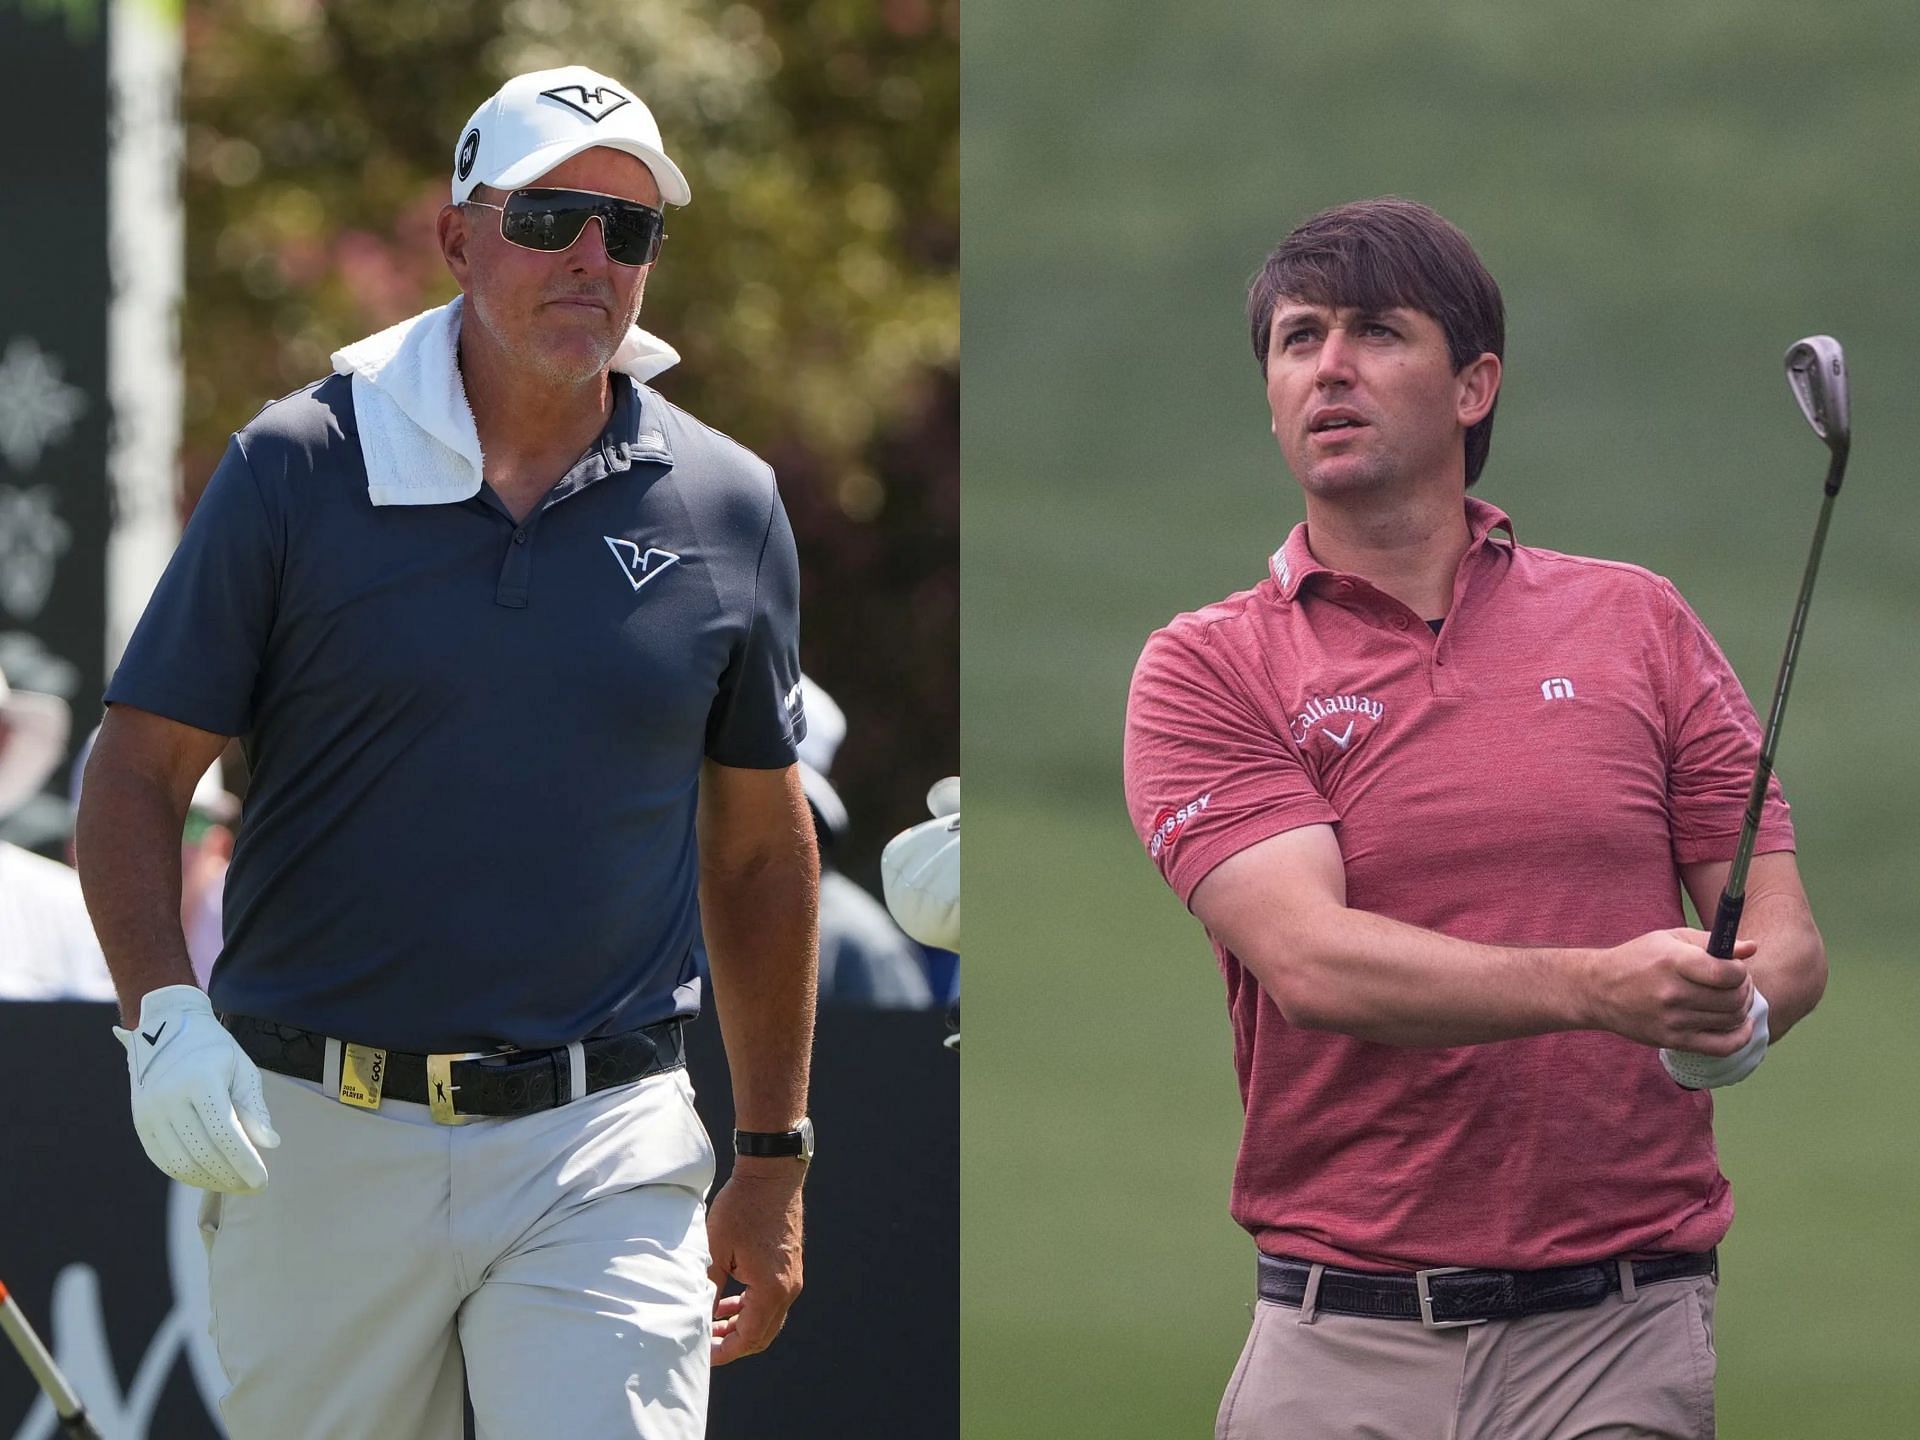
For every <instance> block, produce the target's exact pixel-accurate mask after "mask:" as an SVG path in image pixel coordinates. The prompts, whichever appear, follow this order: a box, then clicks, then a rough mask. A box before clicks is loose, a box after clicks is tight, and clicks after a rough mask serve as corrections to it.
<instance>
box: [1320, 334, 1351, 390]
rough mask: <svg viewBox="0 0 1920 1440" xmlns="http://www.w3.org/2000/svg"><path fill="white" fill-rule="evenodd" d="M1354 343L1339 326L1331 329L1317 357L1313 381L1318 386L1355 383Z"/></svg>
mask: <svg viewBox="0 0 1920 1440" xmlns="http://www.w3.org/2000/svg"><path fill="white" fill-rule="evenodd" d="M1353 358H1354V357H1353V341H1352V340H1350V339H1348V338H1347V332H1346V330H1345V329H1343V328H1340V327H1338V326H1336V327H1334V328H1332V329H1329V330H1328V331H1327V334H1326V338H1325V339H1324V340H1322V341H1321V342H1320V353H1319V355H1318V356H1317V357H1316V359H1317V360H1318V362H1319V363H1318V364H1316V365H1315V366H1314V372H1313V379H1314V383H1315V384H1317V385H1347V384H1351V383H1352V381H1353Z"/></svg>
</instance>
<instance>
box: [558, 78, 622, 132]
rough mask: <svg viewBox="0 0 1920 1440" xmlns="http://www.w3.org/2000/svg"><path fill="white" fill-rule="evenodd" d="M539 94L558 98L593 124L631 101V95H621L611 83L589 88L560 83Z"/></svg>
mask: <svg viewBox="0 0 1920 1440" xmlns="http://www.w3.org/2000/svg"><path fill="white" fill-rule="evenodd" d="M540 94H541V97H542V98H543V99H547V100H558V101H559V102H560V103H561V104H562V105H564V106H566V107H567V108H568V109H569V110H578V111H579V112H580V113H581V114H582V115H584V116H586V117H587V118H588V119H589V120H591V121H593V122H594V123H595V124H598V123H599V122H600V121H602V120H604V119H606V118H607V116H609V115H611V114H612V113H613V112H614V111H616V110H618V109H619V108H620V107H621V106H622V105H631V104H632V103H633V97H632V96H631V95H622V94H621V93H620V92H619V91H618V90H616V89H614V88H613V87H612V86H611V85H596V86H594V87H593V89H591V90H589V89H588V88H587V87H586V86H584V85H561V86H559V87H557V88H556V89H552V90H542V91H541V92H540ZM570 95H577V96H579V97H580V98H579V99H577V100H570V99H568V98H567V97H568V96H570Z"/></svg>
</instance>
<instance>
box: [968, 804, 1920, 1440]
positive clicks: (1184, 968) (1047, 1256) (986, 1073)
mask: <svg viewBox="0 0 1920 1440" xmlns="http://www.w3.org/2000/svg"><path fill="white" fill-rule="evenodd" d="M968 828H969V841H968V846H969V848H968V861H967V865H968V880H967V883H968V887H969V894H970V895H971V894H979V893H986V894H990V895H993V896H995V897H996V899H995V901H994V903H992V904H991V905H989V906H987V907H985V908H984V909H982V908H974V909H973V910H972V911H971V912H970V915H971V919H970V920H969V926H970V930H969V952H968V953H969V955H972V956H977V955H981V954H991V955H994V956H999V957H1004V958H1003V959H1002V961H1001V966H1002V967H1010V966H1012V965H1013V964H1014V963H1016V962H1017V965H1018V975H1017V976H1012V975H1008V974H1005V973H1004V971H1003V970H996V972H995V976H994V978H993V980H992V981H990V982H989V989H990V991H991V993H990V995H989V998H988V1002H987V1004H985V1005H979V1004H974V1003H971V1002H970V1006H969V1010H968V1020H967V1061H966V1067H967V1068H966V1079H965V1084H966V1105H965V1131H964V1141H965V1150H964V1154H965V1185H966V1205H965V1208H964V1212H963V1221H962V1225H963V1229H962V1254H963V1266H962V1283H963V1291H964V1295H965V1310H964V1321H963V1332H962V1346H963V1349H962V1354H963V1386H964V1392H963V1393H964V1396H965V1406H966V1409H965V1414H966V1428H965V1433H966V1434H967V1435H968V1436H969V1437H970V1440H995V1437H1002V1436H1004V1437H1016V1436H1040V1435H1104V1436H1135V1435H1137V1436H1162V1435H1185V1434H1200V1433H1204V1423H1205V1420H1206V1417H1208V1416H1210V1415H1211V1413H1212V1407H1213V1406H1214V1405H1215V1404H1216V1403H1217V1401H1218V1399H1219V1393H1220V1390H1221V1388H1222V1387H1223V1386H1224V1384H1225V1382H1226V1377H1227V1374H1228V1371H1229V1370H1230V1369H1231V1367H1232V1364H1233V1360H1234V1357H1235V1355H1236V1354H1237V1352H1238V1348H1239V1345H1240V1342H1241V1340H1242V1339H1244V1338H1245V1326H1246V1317H1247V1302H1248V1298H1249V1295H1250V1291H1251V1285H1252V1248H1251V1242H1250V1241H1248V1240H1247V1238H1246V1237H1245V1236H1244V1235H1243V1234H1242V1233H1241V1231H1240V1230H1239V1229H1238V1227H1237V1226H1235V1225H1234V1224H1233V1223H1232V1221H1231V1220H1230V1219H1229V1218H1228V1217H1227V1213H1226V1204H1227V1185H1228V1180H1229V1176H1230V1173H1231V1168H1232V1163H1233V1151H1234V1145H1235V1143H1236V1141H1237V1139H1238V1135H1239V1123H1238V1121H1239V1101H1238V1096H1237V1094H1236V1092H1235V1089H1234V1083H1233V1075H1232V1067H1231V1064H1230V1062H1229V1059H1228V1033H1227V1022H1226V1012H1225V1006H1224V1003H1223V999H1222V994H1221V986H1220V980H1219V977H1218V974H1217V972H1216V971H1215V968H1214V965H1213V959H1212V955H1211V953H1210V952H1209V950H1208V949H1207V946H1206V943H1205V940H1204V938H1203V937H1202V935H1201V933H1200V930H1199V927H1198V925H1197V924H1196V923H1195V922H1194V921H1193V920H1192V919H1191V918H1190V917H1189V916H1188V915H1187V914H1186V912H1185V911H1184V910H1183V909H1182V908H1181V907H1180V905H1179V903H1178V901H1177V900H1175V898H1174V897H1173V895H1172V893H1171V892H1170V891H1167V890H1166V889H1165V888H1164V887H1163V886H1162V885H1161V883H1160V881H1159V879H1158V877H1157V876H1156V875H1155V873H1154V872H1153V870H1152V868H1151V867H1150V866H1149V864H1148V863H1147V860H1146V858H1145V856H1144V854H1142V853H1141V851H1140V849H1139V846H1138V844H1137V842H1135V841H1134V839H1133V838H1132V835H1131V833H1130V832H1128V831H1127V830H1126V828H1125V821H1124V818H1123V817H1122V816H1121V815H1120V812H1119V809H1118V806H1117V805H1115V806H1113V807H1109V808H1108V809H1107V810H1105V811H1100V810H1065V809H1062V808H1061V807H1058V806H1053V805H1036V804H1026V805H1022V804H1016V803H1008V802H1002V803H999V804H995V805H992V806H988V807H976V808H975V809H974V810H973V811H971V812H970V814H969V819H968ZM1032 877H1037V878H1039V879H1040V880H1041V881H1042V882H1043V883H1041V884H1039V885H1034V884H1030V883H1028V881H1029V879H1030V878H1032ZM1016 895H1017V896H1019V897H1020V898H1019V899H1018V900H1015V899H1013V898H1011V897H1013V896H1016ZM1914 975H1915V972H1914V968H1913V966H1912V964H1911V962H1910V961H1909V960H1908V959H1907V958H1906V957H1905V956H1904V955H1903V954H1901V953H1899V952H1897V951H1889V952H1877V951H1862V950H1857V949H1856V950H1851V951H1849V952H1847V953H1844V954H1840V955H1837V956H1836V957H1835V974H1834V980H1833V984H1832V987H1831V991H1830V994H1829V998H1828V1000H1827V1002H1826V1004H1825V1005H1823V1006H1822V1008H1821V1009H1820V1011H1819V1012H1818V1013H1817V1014H1816V1016H1815V1017H1814V1018H1812V1019H1811V1020H1809V1021H1808V1022H1806V1024H1805V1026H1804V1028H1802V1029H1801V1030H1800V1031H1798V1032H1796V1034H1795V1035H1793V1036H1792V1037H1791V1038H1790V1039H1789V1040H1788V1041H1786V1042H1785V1043H1784V1044H1783V1045H1782V1046H1781V1048H1780V1050H1779V1051H1778V1052H1777V1053H1776V1054H1774V1055H1771V1056H1769V1057H1768V1060H1767V1062H1766V1064H1765V1065H1764V1066H1763V1067H1762V1068H1761V1070H1760V1071H1759V1072H1758V1073H1757V1074H1756V1075H1755V1076H1754V1077H1753V1078H1752V1079H1751V1080H1749V1081H1747V1082H1746V1083H1744V1084H1742V1085H1741V1086H1739V1087H1738V1088H1737V1089H1734V1090H1732V1091H1729V1092H1727V1093H1725V1094H1724V1095H1723V1096H1721V1097H1720V1119H1719V1125H1718V1130H1719V1135H1720V1145H1721V1164H1722V1167H1723V1169H1724V1170H1725V1171H1726V1173H1727V1175H1728V1176H1729V1177H1730V1178H1731V1179H1732V1181H1733V1184H1734V1188H1735V1195H1736V1201H1737V1205H1738V1210H1739V1216H1738V1219H1737V1221H1736V1224H1735V1226H1734V1230H1733V1233H1732V1234H1731V1235H1730V1236H1729V1238H1728V1241H1727V1244H1726V1246H1725V1247H1724V1249H1723V1266H1724V1283H1723V1285H1722V1289H1721V1306H1720V1322H1719V1342H1720V1355H1721V1368H1720V1387H1719V1388H1720V1397H1721V1414H1722V1421H1723V1430H1724V1433H1726V1434H1728V1435H1729V1436H1740V1437H1747V1436H1754V1437H1762V1436H1779V1437H1789V1436H1793V1437H1804V1436H1813V1435H1849V1436H1868V1435H1885V1436H1898V1435H1902V1434H1906V1433H1910V1432H1909V1431H1907V1430H1905V1429H1903V1428H1902V1423H1901V1419H1900V1417H1905V1419H1906V1422H1907V1423H1909V1424H1910V1422H1911V1420H1912V1417H1913V1416H1914V1415H1915V1414H1916V1413H1920V1409H1917V1404H1916V1402H1920V1379H1917V1378H1916V1374H1915V1371H1914V1368H1913V1364H1912V1346H1911V1339H1910V1337H1911V1329H1910V1328H1909V1327H1908V1325H1907V1324H1906V1321H1905V1318H1904V1317H1905V1316H1906V1313H1907V1308H1908V1297H1909V1296H1911V1295H1912V1294H1914V1293H1916V1291H1920V1247H1916V1246H1915V1244H1914V1224H1913V1215H1914V1206H1915V1200H1916V1196H1920V1163H1916V1157H1915V1155H1914V1151H1913V1147H1912V1145H1911V1143H1910V1136H1911V1133H1912V1126H1911V1120H1910V1118H1909V1116H1910V1113H1911V1111H1910V1105H1909V1103H1908V1099H1907V1097H1908V1095H1909V1094H1910V1089H1911V1069H1910V1067H1909V1066H1907V1065H1906V1064H1905V1063H1904V1060H1903V1059H1902V1058H1901V1057H1903V1056H1904V1054H1905V1052H1906V1050H1907V1048H1908V1034H1909V1031H1910V1017H1912V1016H1913V1015H1915V1014H1917V1013H1920V993H1916V991H1917V989H1920V986H1916V981H1915V978H1914ZM978 979H979V976H978V972H977V971H976V972H974V974H973V975H972V976H970V980H972V981H978ZM1016 987H1017V989H1018V992H1019V999H1018V1002H1017V1003H1009V999H1008V996H1007V994H1005V993H1003V990H1012V989H1014V988H1016ZM975 993H976V994H977V990H976V992H975ZM983 1012H984V1014H983Z"/></svg>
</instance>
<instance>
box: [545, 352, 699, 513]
mask: <svg viewBox="0 0 1920 1440" xmlns="http://www.w3.org/2000/svg"><path fill="white" fill-rule="evenodd" d="M609 379H610V380H611V382H612V385H613V414H612V415H610V416H608V417H607V423H606V426H605V427H604V428H603V429H602V430H601V431H600V438H599V439H598V440H596V441H594V443H593V445H592V447H591V448H590V449H588V451H587V453H586V454H584V455H582V456H581V457H580V458H579V459H578V460H576V461H575V462H574V465H573V468H572V469H571V470H569V471H567V473H566V474H565V475H563V476H561V477H560V479H559V481H558V483H556V484H555V485H554V487H553V489H551V490H549V491H548V492H547V496H546V499H545V500H543V501H542V502H541V506H540V508H541V509H543V510H544V509H545V508H546V507H547V506H549V505H553V504H556V503H558V502H559V501H561V500H564V499H566V498H567V497H568V496H569V495H577V494H579V493H580V492H581V491H582V490H584V489H586V488H587V486H589V485H591V484H593V483H594V482H595V481H598V480H604V479H606V478H607V476H609V475H613V474H617V473H619V472H620V471H623V470H630V469H632V468H633V465H634V462H635V461H643V462H648V463H652V464H656V465H669V466H670V465H672V464H673V451H672V449H671V448H670V447H669V446H668V444H667V434H666V430H665V428H664V427H663V426H662V425H661V423H660V409H661V406H662V405H663V404H664V403H665V402H664V401H662V400H661V399H660V397H659V396H658V395H655V394H654V393H653V392H652V391H651V390H646V389H643V388H642V387H641V385H640V383H639V382H638V381H636V380H634V379H633V378H632V377H631V376H628V375H622V374H620V373H619V372H618V371H616V372H614V373H613V374H612V375H611V376H609Z"/></svg>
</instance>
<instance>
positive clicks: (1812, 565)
mask: <svg viewBox="0 0 1920 1440" xmlns="http://www.w3.org/2000/svg"><path fill="white" fill-rule="evenodd" d="M1846 464H1847V459H1846V454H1845V452H1844V451H1842V452H1840V453H1838V454H1836V455H1834V456H1833V457H1832V459H1831V460H1830V461H1829V462H1828V465H1827V486H1826V497H1825V499H1823V500H1822V501H1821V502H1820V520H1819V523H1817V524H1816V525H1815V526H1814V527H1813V547H1812V549H1811V550H1809V551H1808V553H1807V569H1806V573H1805V574H1804V575H1802V576H1801V578H1800V598H1799V600H1798V601H1797V602H1796V603H1795V605H1794V607H1793V624H1792V625H1790V626H1789V627H1788V629H1787V649H1786V653H1785V654H1784V655H1782V656H1781V657H1780V678H1779V679H1778V680H1777V681H1775V682H1774V687H1773V707H1772V709H1770V710H1769V711H1768V712H1767V728H1766V733H1765V734H1764V735H1763V737H1762V738H1761V743H1760V760H1759V763H1758V764H1756V765H1755V766H1754V770H1753V786H1752V788H1751V789H1750V790H1749V791H1748V792H1747V813H1746V815H1745V817H1744V818H1743V819H1742V820H1741V822H1740V842H1739V844H1738V845H1737V846H1736V847H1735V849H1734V852H1733V867H1732V869H1730V870H1729V871H1728V872H1727V883H1726V887H1725V888H1724V889H1723V890H1722V891H1721V892H1720V906H1719V909H1718V910H1717V911H1716V912H1715V913H1714V919H1713V934H1712V936H1711V938H1710V939H1709V940H1708V942H1707V953H1708V954H1710V955H1714V956H1717V957H1718V958H1719V959H1722V960H1729V959H1731V958H1732V957H1733V941H1734V936H1735V935H1736V934H1737V933H1738V932H1739V929H1740V912H1741V911H1742V909H1743V908H1744V907H1745V905H1746V898H1747V867H1748V866H1749V865H1750V864H1751V863H1752V861H1753V846H1754V841H1755V840H1756V839H1757V838H1758V836H1759V834H1760V817H1761V815H1762V813H1763V812H1764V811H1765V809H1766V803H1767V783H1768V781H1769V780H1771V779H1772V778H1773V756H1774V751H1775V750H1776V749H1777V748H1778V747H1779V744H1780V727H1781V722H1782V721H1783V720H1784V719H1785V718H1786V714H1787V692H1788V691H1789V690H1791V689H1792V688H1793V667H1794V662H1795V661H1796V660H1797V659H1798V658H1799V655H1800V637H1801V636H1802V635H1803V634H1805V633H1806V628H1807V610H1808V608H1809V607H1810V606H1811V605H1812V603H1813V581H1814V577H1815V576H1817V575H1818V574H1819V573H1820V552H1821V550H1822V549H1824V548H1825V546H1826V543H1827V522H1828V521H1829V520H1831V519H1832V518H1833V502H1834V499H1835V497H1837V496H1838V495H1839V493H1840V481H1841V478H1842V476H1843V475H1844V474H1845V471H1846Z"/></svg>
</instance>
